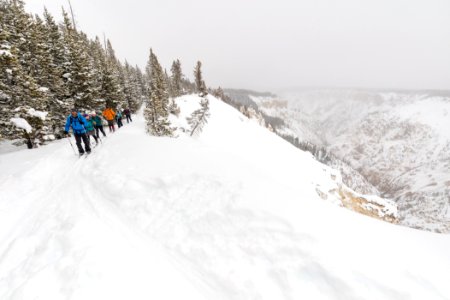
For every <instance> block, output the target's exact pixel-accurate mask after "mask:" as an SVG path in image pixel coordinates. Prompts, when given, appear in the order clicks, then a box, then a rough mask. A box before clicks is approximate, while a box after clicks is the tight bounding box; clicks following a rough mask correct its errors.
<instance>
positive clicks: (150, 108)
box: [144, 49, 173, 136]
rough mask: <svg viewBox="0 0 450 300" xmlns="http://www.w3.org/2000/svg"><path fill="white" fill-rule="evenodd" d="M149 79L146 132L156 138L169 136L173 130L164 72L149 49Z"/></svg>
mask: <svg viewBox="0 0 450 300" xmlns="http://www.w3.org/2000/svg"><path fill="white" fill-rule="evenodd" d="M147 70H148V71H149V72H150V74H148V76H149V79H150V95H149V100H148V101H147V103H146V108H145V111H144V113H145V119H146V120H147V132H148V133H150V134H152V135H156V136H170V135H172V133H173V129H172V128H170V122H169V119H168V117H169V93H168V90H167V84H166V82H165V79H164V77H165V76H164V72H163V70H162V67H161V65H160V64H159V62H158V59H157V57H156V55H155V54H154V53H153V51H152V49H150V60H149V63H148V65H147Z"/></svg>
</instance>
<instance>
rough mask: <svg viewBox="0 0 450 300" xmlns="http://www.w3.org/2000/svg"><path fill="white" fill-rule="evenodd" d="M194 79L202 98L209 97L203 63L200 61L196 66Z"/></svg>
mask: <svg viewBox="0 0 450 300" xmlns="http://www.w3.org/2000/svg"><path fill="white" fill-rule="evenodd" d="M194 78H195V87H196V91H197V93H199V94H200V96H202V97H203V96H205V95H207V94H208V92H207V90H206V85H205V81H204V80H203V75H202V63H201V62H200V61H198V62H197V65H196V66H195V69H194Z"/></svg>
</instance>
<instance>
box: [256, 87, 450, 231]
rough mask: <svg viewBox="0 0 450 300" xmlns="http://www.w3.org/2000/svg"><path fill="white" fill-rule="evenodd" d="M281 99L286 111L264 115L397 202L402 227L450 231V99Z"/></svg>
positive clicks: (359, 95)
mask: <svg viewBox="0 0 450 300" xmlns="http://www.w3.org/2000/svg"><path fill="white" fill-rule="evenodd" d="M280 98H281V99H283V102H284V103H288V104H286V105H285V107H284V108H282V109H273V108H265V112H266V113H269V114H271V115H275V116H282V117H283V118H285V119H286V120H287V123H288V125H289V127H290V128H291V129H292V130H293V131H294V132H296V133H297V134H298V135H299V136H300V137H303V138H305V139H307V140H311V141H312V142H314V143H316V144H318V145H323V146H325V147H327V149H329V150H330V151H331V152H332V153H334V154H336V155H337V156H338V157H340V158H342V159H345V160H346V161H348V162H350V165H351V166H352V167H353V168H355V169H356V170H358V171H359V172H360V173H361V174H363V175H364V176H365V177H366V178H367V179H368V180H369V182H370V183H371V184H373V185H375V186H376V187H377V188H378V189H379V190H380V191H381V194H382V195H383V196H384V197H388V198H393V199H395V200H396V201H397V203H398V205H399V209H400V214H401V218H402V223H403V224H405V225H408V226H412V227H417V228H424V229H428V230H434V231H440V232H449V231H450V176H449V174H450V164H449V163H448V158H449V157H450V132H449V131H448V128H449V126H450V118H449V113H450V95H448V93H445V92H440V93H437V92H383V91H369V90H333V89H328V90H327V89H324V90H308V89H306V90H299V91H294V92H285V93H281V94H280ZM260 100H261V101H263V100H264V99H260ZM272 100H274V99H272ZM275 100H276V101H277V99H275ZM265 101H266V102H269V103H270V99H265ZM260 105H261V104H260ZM261 107H263V109H264V105H262V106H261ZM305 132H310V133H309V134H305ZM311 132H312V133H313V134H311ZM312 135H313V136H312Z"/></svg>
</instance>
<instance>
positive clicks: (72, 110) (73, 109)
mask: <svg viewBox="0 0 450 300" xmlns="http://www.w3.org/2000/svg"><path fill="white" fill-rule="evenodd" d="M70 112H78V110H77V109H76V108H75V107H74V108H72V109H71V110H70Z"/></svg>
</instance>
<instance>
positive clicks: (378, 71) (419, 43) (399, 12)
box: [26, 0, 450, 90]
mask: <svg viewBox="0 0 450 300" xmlns="http://www.w3.org/2000/svg"><path fill="white" fill-rule="evenodd" d="M26 3H27V10H28V11H29V12H33V13H39V14H41V13H42V11H43V7H44V5H46V6H47V8H48V9H49V11H50V12H51V13H52V14H54V16H55V17H56V18H57V19H58V20H61V16H60V15H61V13H60V12H61V6H65V7H68V5H67V0H26ZM72 6H73V8H74V11H75V16H76V22H77V26H78V28H80V29H82V30H83V31H85V32H86V33H87V34H88V35H89V36H91V37H94V36H95V35H99V36H102V35H103V33H105V34H106V35H107V37H109V38H110V40H111V42H112V44H113V47H114V48H115V50H116V54H117V56H118V57H119V58H120V59H125V58H126V59H127V60H128V61H129V62H130V63H132V64H137V65H139V66H141V67H144V66H145V64H146V61H147V59H148V55H149V49H150V47H152V48H153V49H154V51H155V53H156V54H157V56H158V58H159V60H160V62H161V63H162V64H163V67H165V68H167V69H168V70H169V69H170V65H171V63H172V61H173V60H174V59H176V58H179V59H180V60H181V62H182V67H183V71H184V73H185V74H186V75H188V76H189V77H191V78H192V70H193V67H194V64H195V62H196V61H197V60H201V61H202V62H203V72H204V77H205V80H206V82H207V85H209V86H213V87H216V86H219V85H220V86H222V87H233V88H251V89H257V90H274V89H280V88H285V87H296V86H299V87H301V86H332V87H374V88H378V87H385V88H415V89H450V1H449V0H220V1H219V0H145V1H144V0H126V1H115V0H72Z"/></svg>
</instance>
